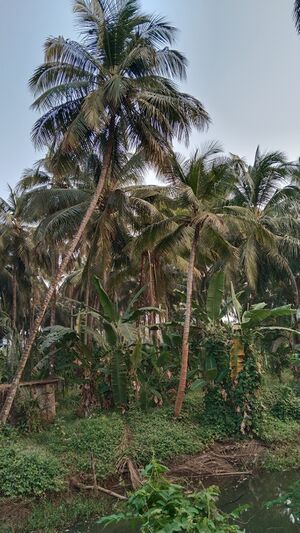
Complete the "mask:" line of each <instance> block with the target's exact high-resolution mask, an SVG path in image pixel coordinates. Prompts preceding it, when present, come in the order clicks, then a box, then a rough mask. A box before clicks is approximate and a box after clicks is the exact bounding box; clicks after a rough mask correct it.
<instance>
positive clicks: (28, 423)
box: [13, 388, 45, 433]
mask: <svg viewBox="0 0 300 533" xmlns="http://www.w3.org/2000/svg"><path fill="white" fill-rule="evenodd" d="M13 420H14V423H15V424H16V425H17V426H18V427H20V429H22V430H23V431H27V432H29V433H31V432H36V431H41V430H42V429H43V427H44V426H45V423H44V421H43V418H42V413H41V409H40V407H39V405H38V401H37V399H36V398H32V396H31V393H30V390H28V389H27V390H26V388H21V389H20V390H19V393H18V395H17V397H16V400H15V403H14V409H13Z"/></svg>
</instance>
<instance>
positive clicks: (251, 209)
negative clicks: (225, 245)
mask: <svg viewBox="0 0 300 533" xmlns="http://www.w3.org/2000/svg"><path fill="white" fill-rule="evenodd" d="M232 163H233V167H234V172H235V175H236V180H237V182H236V185H235V187H234V191H233V195H232V197H231V200H230V204H231V205H229V206H228V207H227V213H228V216H227V223H228V224H229V225H230V227H231V231H232V233H233V234H234V239H235V244H236V245H237V246H238V247H239V250H240V261H241V265H240V266H241V268H240V271H243V272H244V273H245V276H246V279H247V282H248V285H249V287H250V290H251V291H252V293H253V294H255V293H256V292H257V291H261V292H262V291H264V290H265V289H266V283H267V282H268V280H270V275H271V274H272V273H276V272H277V274H279V275H280V276H281V277H282V275H283V274H284V275H285V276H287V278H288V280H289V281H290V283H291V285H292V287H293V289H294V294H295V298H294V299H295V303H296V304H297V303H298V290H297V285H296V283H295V278H294V275H293V272H292V269H291V267H290V262H289V257H297V256H298V254H299V252H300V224H299V218H298V203H299V199H300V188H299V182H298V177H297V173H298V170H297V165H291V164H289V163H288V162H287V160H286V157H285V155H284V154H283V153H281V152H267V153H262V152H261V150H260V148H259V147H258V148H257V150H256V153H255V158H254V162H253V165H248V164H247V163H245V162H244V161H243V160H241V159H240V158H239V157H236V156H232Z"/></svg>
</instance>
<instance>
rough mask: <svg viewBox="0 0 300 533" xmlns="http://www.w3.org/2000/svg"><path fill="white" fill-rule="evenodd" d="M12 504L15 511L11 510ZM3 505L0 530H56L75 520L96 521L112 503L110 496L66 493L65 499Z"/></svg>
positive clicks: (28, 532) (51, 532)
mask: <svg viewBox="0 0 300 533" xmlns="http://www.w3.org/2000/svg"><path fill="white" fill-rule="evenodd" d="M14 504H15V512H13V511H12V509H13V508H14ZM20 505H21V507H20ZM7 507H8V508H9V509H10V513H8V515H7V513H5V508H7ZM5 508H4V510H3V515H2V516H0V520H1V525H0V533H32V532H43V533H58V532H62V531H64V530H65V529H66V528H68V527H72V526H74V525H75V524H77V523H78V522H81V523H84V522H85V521H89V522H90V521H93V520H95V521H96V520H97V519H98V518H100V517H102V516H105V515H107V514H109V513H111V512H112V511H113V509H114V506H113V503H112V501H111V499H106V498H104V497H101V499H99V498H94V497H91V496H90V497H88V498H87V497H86V496H85V495H84V496H82V495H69V496H67V497H65V498H64V500H61V498H59V499H55V500H53V499H47V500H40V501H30V500H29V501H28V502H26V501H24V502H23V503H21V504H20V503H18V501H16V502H10V503H8V504H6V506H5ZM0 509H1V505H0ZM22 516H23V518H21V517H22ZM20 518H21V519H20Z"/></svg>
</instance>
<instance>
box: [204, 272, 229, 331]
mask: <svg viewBox="0 0 300 533" xmlns="http://www.w3.org/2000/svg"><path fill="white" fill-rule="evenodd" d="M224 281H225V276H224V272H222V271H221V270H220V271H219V272H216V273H215V274H214V275H213V277H212V278H211V280H210V283H209V286H208V290H207V298H206V312H207V316H208V318H209V319H210V320H212V321H213V322H216V321H217V320H218V319H219V317H220V310H221V303H222V299H223V296H224Z"/></svg>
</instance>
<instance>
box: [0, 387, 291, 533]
mask: <svg viewBox="0 0 300 533" xmlns="http://www.w3.org/2000/svg"><path fill="white" fill-rule="evenodd" d="M257 402H258V405H259V406H260V409H259V410H258V411H257V413H256V416H254V417H253V428H252V433H251V435H248V436H243V435H241V434H240V433H239V432H238V430H237V429H236V428H235V424H234V421H233V420H231V419H230V413H229V412H227V413H226V412H225V411H224V409H223V410H222V409H219V408H218V406H216V405H215V406H214V405H213V404H210V406H211V407H210V409H207V406H206V405H205V400H204V397H203V393H201V392H199V391H197V392H196V391H194V392H189V394H188V395H187V398H186V402H185V407H184V410H183V413H182V416H181V418H180V419H174V417H173V416H172V409H171V408H170V407H169V406H168V405H165V406H163V407H160V408H156V409H151V410H149V411H147V412H143V411H141V410H139V409H136V408H135V409H132V410H129V412H127V413H126V414H125V415H124V414H121V413H119V412H107V413H105V414H103V412H99V413H97V412H96V413H95V414H93V415H92V416H90V417H89V418H81V419H80V418H78V417H76V416H75V411H76V396H74V393H72V395H67V396H66V397H65V398H63V399H62V401H61V402H60V403H61V408H60V411H59V415H58V417H57V420H56V421H55V423H54V424H53V425H52V426H50V427H48V428H47V429H40V431H37V432H28V431H24V429H18V428H10V427H6V428H3V429H2V431H1V433H0V435H1V436H0V439H1V448H0V496H1V497H2V498H4V497H5V500H4V501H14V499H15V498H17V497H20V496H21V497H22V498H23V500H24V498H29V501H30V509H31V511H30V514H29V517H27V518H26V520H25V522H23V523H22V528H23V529H20V530H18V529H9V524H7V528H6V529H5V528H4V525H3V528H4V529H0V531H1V532H2V531H49V532H52V531H53V532H54V531H59V527H61V524H62V523H64V524H69V523H73V522H76V521H77V520H80V519H83V518H85V517H90V516H95V515H97V516H99V515H101V514H102V513H103V512H104V510H105V511H107V510H109V506H107V505H106V506H105V509H104V507H103V506H104V503H103V502H102V500H101V502H100V503H99V501H98V503H97V501H95V500H93V499H91V500H90V498H85V500H83V499H81V500H80V496H78V497H77V496H76V498H78V501H80V502H81V503H80V504H79V503H78V502H77V503H76V506H74V505H71V504H69V503H68V502H70V501H71V500H72V496H70V494H69V495H68V486H69V479H70V478H72V476H75V477H77V478H79V479H85V478H87V476H90V475H91V454H93V456H94V459H95V463H96V471H97V478H98V480H99V481H101V483H104V482H105V480H107V479H109V478H112V477H113V478H114V480H115V481H116V483H118V482H121V474H120V473H118V465H119V464H121V463H122V459H124V458H126V457H130V458H131V459H133V460H134V461H135V463H136V464H137V465H138V466H140V467H142V466H144V465H145V464H147V463H148V462H149V461H150V460H151V458H152V457H153V455H155V457H156V458H157V460H158V461H161V462H165V463H168V461H171V460H173V459H175V458H176V457H178V456H182V455H195V454H197V453H201V452H202V451H203V450H204V449H206V448H208V447H209V446H210V445H211V444H212V443H213V442H214V441H228V440H238V439H245V438H256V439H259V440H260V441H262V442H263V443H265V444H266V445H267V447H268V452H267V454H266V456H265V457H264V459H263V462H262V467H264V468H266V469H269V470H284V469H292V468H298V467H300V445H299V436H300V422H299V420H300V417H299V413H300V407H299V398H298V397H297V396H296V395H295V394H294V392H293V390H292V389H291V387H289V386H288V385H286V384H279V383H278V384H276V385H273V386H272V387H270V385H268V384H266V385H265V386H264V387H262V389H261V392H260V395H259V397H258V398H257ZM118 476H119V479H118ZM55 492H62V493H63V494H64V496H63V501H62V503H61V504H60V505H57V504H55V503H49V502H48V503H47V501H46V500H45V498H44V497H43V496H45V495H47V496H49V494H50V495H51V494H54V493H55ZM70 498H71V500H70ZM76 501H77V500H76ZM50 502H51V500H50ZM71 507H72V509H73V511H74V513H73V512H72V511H71ZM72 513H73V514H72ZM49 516H50V517H49ZM3 520H4V518H3ZM43 523H44V526H43ZM57 524H58V525H57ZM5 527H6V526H5ZM43 527H44V529H43ZM45 527H47V528H48V529H45ZM28 528H29V529H28ZM30 528H31V529H30ZM51 528H52V529H51ZM55 528H57V529H55Z"/></svg>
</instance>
